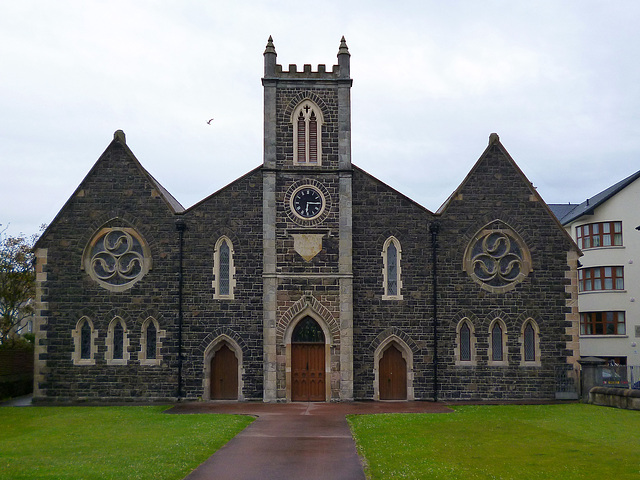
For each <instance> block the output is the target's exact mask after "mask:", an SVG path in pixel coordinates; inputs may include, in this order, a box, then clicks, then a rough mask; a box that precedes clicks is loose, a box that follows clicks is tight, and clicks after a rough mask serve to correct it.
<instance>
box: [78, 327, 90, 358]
mask: <svg viewBox="0 0 640 480" xmlns="http://www.w3.org/2000/svg"><path fill="white" fill-rule="evenodd" d="M91 343H92V342H91V327H90V326H89V322H86V321H85V322H83V323H82V328H80V358H81V359H82V360H89V359H90V358H91Z"/></svg>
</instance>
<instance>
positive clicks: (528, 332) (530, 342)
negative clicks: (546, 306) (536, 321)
mask: <svg viewBox="0 0 640 480" xmlns="http://www.w3.org/2000/svg"><path fill="white" fill-rule="evenodd" d="M535 360H536V332H535V330H534V329H533V327H532V326H531V324H530V323H527V326H526V327H524V361H525V362H535Z"/></svg>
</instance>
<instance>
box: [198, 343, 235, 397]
mask: <svg viewBox="0 0 640 480" xmlns="http://www.w3.org/2000/svg"><path fill="white" fill-rule="evenodd" d="M223 345H226V346H227V347H229V348H230V349H231V351H232V352H233V353H234V354H235V355H236V358H237V359H238V401H239V402H242V401H244V395H243V394H242V390H243V386H244V380H243V378H244V363H243V358H242V348H240V345H238V343H237V342H236V341H235V340H234V339H233V338H231V337H230V336H228V335H225V334H221V335H219V336H218V337H216V338H215V339H214V340H213V341H212V342H211V343H210V344H209V346H208V347H207V348H206V349H205V351H204V356H203V361H204V366H203V372H204V377H203V379H202V388H203V390H202V400H211V360H212V359H213V357H214V356H215V354H216V352H217V351H218V350H220V349H221V348H222V346H223Z"/></svg>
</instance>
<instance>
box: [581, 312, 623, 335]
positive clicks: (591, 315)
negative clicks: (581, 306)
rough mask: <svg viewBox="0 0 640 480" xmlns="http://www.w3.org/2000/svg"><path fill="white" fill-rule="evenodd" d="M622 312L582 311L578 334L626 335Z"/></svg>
mask: <svg viewBox="0 0 640 480" xmlns="http://www.w3.org/2000/svg"><path fill="white" fill-rule="evenodd" d="M626 333H627V330H626V326H625V319H624V312H582V313H581V314H580V335H626Z"/></svg>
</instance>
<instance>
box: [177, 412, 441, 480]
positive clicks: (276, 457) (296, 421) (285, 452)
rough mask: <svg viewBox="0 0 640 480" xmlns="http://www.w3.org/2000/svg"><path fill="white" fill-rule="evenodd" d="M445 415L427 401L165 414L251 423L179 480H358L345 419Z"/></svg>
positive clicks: (359, 465)
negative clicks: (222, 416)
mask: <svg viewBox="0 0 640 480" xmlns="http://www.w3.org/2000/svg"><path fill="white" fill-rule="evenodd" d="M399 412H403V413H446V412H451V410H450V409H449V408H447V407H446V406H445V405H444V404H441V403H431V402H349V403H346V402H345V403H281V404H265V403H238V402H233V403H224V402H223V403H217V402H215V403H186V404H180V405H177V406H175V407H173V408H172V409H171V410H170V411H169V412H168V413H181V414H188V413H231V414H243V415H254V416H256V420H255V421H254V422H253V423H252V424H251V425H249V426H248V427H247V428H246V429H244V430H243V431H242V432H240V433H239V434H238V435H237V436H236V437H235V438H233V439H232V440H231V441H230V442H229V443H227V444H226V445H225V446H224V447H222V448H221V449H220V450H218V451H217V452H216V453H215V454H214V455H212V456H211V457H209V459H208V460H206V461H205V462H204V463H203V464H202V465H200V466H199V467H198V468H196V469H195V470H194V471H193V472H191V474H189V475H188V476H187V477H186V478H185V480H210V479H215V480H227V479H229V480H253V479H256V480H258V479H259V480H272V479H273V480H275V479H277V480H286V479H305V480H316V479H318V480H325V479H331V480H361V479H365V475H364V470H363V468H362V463H361V461H360V457H358V454H357V452H356V446H355V442H354V441H353V438H352V437H351V431H350V430H349V426H348V424H347V420H346V418H345V415H348V414H371V413H399Z"/></svg>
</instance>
